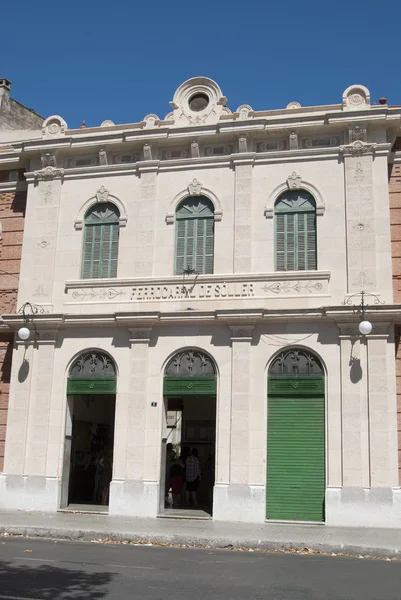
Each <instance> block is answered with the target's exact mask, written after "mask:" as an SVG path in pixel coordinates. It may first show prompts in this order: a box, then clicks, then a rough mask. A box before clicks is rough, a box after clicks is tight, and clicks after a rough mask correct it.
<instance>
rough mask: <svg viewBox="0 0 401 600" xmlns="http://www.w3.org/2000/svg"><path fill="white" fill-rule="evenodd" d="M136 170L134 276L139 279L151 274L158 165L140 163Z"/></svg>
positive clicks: (155, 163) (154, 163)
mask: <svg viewBox="0 0 401 600" xmlns="http://www.w3.org/2000/svg"><path fill="white" fill-rule="evenodd" d="M138 169H139V172H140V178H141V184H140V195H139V198H138V199H137V200H134V214H135V223H136V227H137V234H136V253H135V270H134V275H135V276H138V277H141V276H151V275H152V274H153V254H154V229H155V214H156V185H157V171H158V163H157V162H156V161H154V162H149V163H142V165H141V166H140V167H139V168H138Z"/></svg>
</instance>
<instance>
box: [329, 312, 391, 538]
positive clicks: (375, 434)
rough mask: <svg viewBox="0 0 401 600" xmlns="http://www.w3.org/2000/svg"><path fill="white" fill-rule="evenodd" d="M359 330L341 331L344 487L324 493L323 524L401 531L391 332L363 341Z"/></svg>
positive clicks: (384, 329) (381, 328) (377, 327)
mask: <svg viewBox="0 0 401 600" xmlns="http://www.w3.org/2000/svg"><path fill="white" fill-rule="evenodd" d="M357 326H358V324H357V323H355V324H348V325H340V330H341V335H340V344H341V388H342V424H343V426H342V442H343V444H342V462H343V481H342V486H341V487H338V488H334V487H331V488H328V489H327V492H326V520H327V524H329V525H331V524H336V525H338V526H345V527H347V526H354V527H357V526H369V527H400V526H401V491H400V489H399V487H398V473H397V411H396V397H395V359H394V345H393V343H391V341H392V340H391V339H389V335H392V332H391V333H390V334H389V332H388V325H387V324H379V323H373V331H372V334H371V335H369V336H366V337H363V336H361V335H359V333H358V332H357ZM329 401H330V398H329ZM329 433H330V432H329Z"/></svg>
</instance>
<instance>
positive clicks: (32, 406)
mask: <svg viewBox="0 0 401 600" xmlns="http://www.w3.org/2000/svg"><path fill="white" fill-rule="evenodd" d="M56 340H57V331H55V330H53V331H49V330H47V331H40V332H38V336H37V340H36V344H35V345H36V349H35V350H34V354H35V358H34V365H33V370H32V373H31V374H30V376H31V379H32V384H31V397H30V402H29V413H28V427H27V436H26V450H25V460H24V474H25V475H28V476H30V475H35V476H42V477H44V476H47V475H51V476H53V477H56V476H57V467H58V457H59V452H60V436H59V434H60V432H59V427H60V422H59V420H57V422H56V423H53V422H51V403H52V383H53V381H52V380H53V367H54V351H55V344H56ZM54 426H56V427H57V429H58V436H57V437H56V439H53V438H52V436H50V438H49V434H50V433H51V427H54ZM49 442H50V443H51V445H52V447H51V448H49ZM48 458H49V468H50V470H51V472H50V473H48V471H47V460H48Z"/></svg>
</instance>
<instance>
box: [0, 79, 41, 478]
mask: <svg viewBox="0 0 401 600" xmlns="http://www.w3.org/2000/svg"><path fill="white" fill-rule="evenodd" d="M10 87H11V83H10V81H9V80H8V79H4V78H3V79H0V314H9V313H13V312H15V311H16V301H17V292H18V281H19V272H20V262H21V249H22V237H23V232H24V218H25V208H26V195H27V192H26V183H25V179H24V175H23V174H24V171H25V168H26V166H27V165H26V164H25V163H26V158H24V159H22V160H21V158H20V157H19V156H18V155H16V152H15V149H14V148H13V146H12V145H11V142H12V141H13V140H15V139H16V137H17V138H19V139H21V140H23V139H24V138H25V137H31V136H32V134H31V132H32V131H37V130H40V127H41V124H42V122H43V118H42V117H41V116H40V115H38V114H37V113H35V112H34V111H33V110H31V109H29V108H27V107H25V106H24V105H22V104H20V103H19V102H17V101H16V100H14V99H13V98H11V97H10ZM13 337H14V336H13V334H12V333H10V332H8V331H7V330H3V331H2V330H1V328H0V471H1V470H2V469H3V460H4V445H5V435H6V426H7V410H8V394H9V385H10V373H11V359H12V343H13Z"/></svg>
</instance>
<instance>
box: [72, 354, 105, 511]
mask: <svg viewBox="0 0 401 600" xmlns="http://www.w3.org/2000/svg"><path fill="white" fill-rule="evenodd" d="M116 383H117V372H116V366H115V363H114V361H113V359H112V358H111V357H110V356H109V355H108V354H106V353H105V352H102V351H99V350H86V351H84V352H83V353H82V354H80V355H79V356H78V357H77V358H76V359H75V360H74V361H73V363H72V365H71V367H70V370H69V375H68V381H67V406H68V411H67V424H66V448H65V453H64V478H63V479H64V482H63V483H64V486H63V487H64V490H63V491H64V493H63V500H62V504H63V505H64V507H65V506H68V507H71V508H72V507H74V506H84V507H85V506H86V507H87V509H90V508H92V510H93V509H94V508H93V507H99V506H102V507H105V508H103V509H102V510H107V508H106V507H107V506H108V503H109V484H110V481H111V477H112V466H113V444H114V421H115V400H116ZM97 509H98V508H97Z"/></svg>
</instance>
